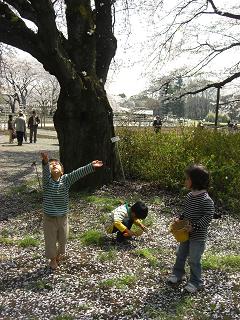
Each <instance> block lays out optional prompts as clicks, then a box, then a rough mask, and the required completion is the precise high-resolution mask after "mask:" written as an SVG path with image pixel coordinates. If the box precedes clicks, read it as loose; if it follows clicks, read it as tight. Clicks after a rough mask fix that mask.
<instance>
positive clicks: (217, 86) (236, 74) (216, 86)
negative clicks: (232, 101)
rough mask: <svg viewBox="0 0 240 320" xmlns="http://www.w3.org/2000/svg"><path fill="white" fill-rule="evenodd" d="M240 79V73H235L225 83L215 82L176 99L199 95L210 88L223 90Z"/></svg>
mask: <svg viewBox="0 0 240 320" xmlns="http://www.w3.org/2000/svg"><path fill="white" fill-rule="evenodd" d="M239 77H240V72H236V73H234V74H233V75H231V76H230V77H228V78H226V79H224V80H223V81H220V82H214V83H210V84H208V85H206V86H205V87H203V88H200V89H197V90H193V91H188V92H184V93H182V94H180V95H179V96H178V97H177V98H176V99H180V98H182V97H184V96H186V95H190V94H197V93H199V92H203V91H206V90H207V89H210V88H222V87H224V86H225V85H226V84H227V83H230V82H232V81H233V80H234V79H237V78H239Z"/></svg>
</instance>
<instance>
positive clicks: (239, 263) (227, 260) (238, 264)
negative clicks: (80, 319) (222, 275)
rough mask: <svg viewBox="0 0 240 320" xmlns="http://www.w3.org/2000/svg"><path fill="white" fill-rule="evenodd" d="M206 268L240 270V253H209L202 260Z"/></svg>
mask: <svg viewBox="0 0 240 320" xmlns="http://www.w3.org/2000/svg"><path fill="white" fill-rule="evenodd" d="M202 266H203V268H204V269H219V270H228V271H240V255H224V256H221V255H214V254H210V253H207V254H206V255H205V256H204V257H203V260H202Z"/></svg>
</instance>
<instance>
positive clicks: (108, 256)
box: [98, 250, 117, 262]
mask: <svg viewBox="0 0 240 320" xmlns="http://www.w3.org/2000/svg"><path fill="white" fill-rule="evenodd" d="M116 257H117V251H116V250H109V251H107V252H102V253H100V254H99V255H98V259H99V260H100V261H101V262H106V261H113V260H115V259H116Z"/></svg>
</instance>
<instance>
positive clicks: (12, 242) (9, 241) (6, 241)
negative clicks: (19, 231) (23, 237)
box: [0, 237, 16, 246]
mask: <svg viewBox="0 0 240 320" xmlns="http://www.w3.org/2000/svg"><path fill="white" fill-rule="evenodd" d="M0 243H1V244H4V245H9V246H12V245H15V244H16V240H14V239H12V238H7V237H0Z"/></svg>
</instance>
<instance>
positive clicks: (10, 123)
mask: <svg viewBox="0 0 240 320" xmlns="http://www.w3.org/2000/svg"><path fill="white" fill-rule="evenodd" d="M8 132H9V143H13V133H14V124H13V117H12V115H11V114H10V115H9V116H8Z"/></svg>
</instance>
